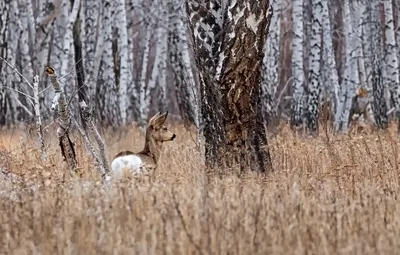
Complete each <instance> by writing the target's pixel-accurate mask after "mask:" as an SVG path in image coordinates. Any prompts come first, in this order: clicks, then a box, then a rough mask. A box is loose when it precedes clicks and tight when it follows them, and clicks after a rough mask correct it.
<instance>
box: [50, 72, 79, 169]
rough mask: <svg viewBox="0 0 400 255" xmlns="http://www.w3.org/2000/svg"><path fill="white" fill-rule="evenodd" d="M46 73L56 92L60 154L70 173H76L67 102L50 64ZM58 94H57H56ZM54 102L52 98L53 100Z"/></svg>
mask: <svg viewBox="0 0 400 255" xmlns="http://www.w3.org/2000/svg"><path fill="white" fill-rule="evenodd" d="M46 73H47V75H48V76H49V77H50V81H51V84H52V85H53V88H54V91H55V93H56V97H57V99H58V100H57V101H58V107H57V110H58V114H59V116H58V118H59V119H58V120H59V121H58V123H59V127H58V129H57V135H58V138H59V141H60V148H61V154H62V156H63V157H64V160H65V161H66V162H67V164H68V166H69V168H70V173H71V174H72V173H74V174H77V161H76V154H75V150H74V145H73V143H72V142H71V139H70V138H69V134H68V131H69V127H70V124H71V119H70V118H69V115H68V112H67V110H68V109H67V104H66V100H65V95H64V93H63V91H62V90H61V86H60V83H59V82H58V79H57V75H56V73H55V71H54V69H53V68H52V67H50V66H48V67H46ZM57 94H58V95H57ZM53 102H54V100H53Z"/></svg>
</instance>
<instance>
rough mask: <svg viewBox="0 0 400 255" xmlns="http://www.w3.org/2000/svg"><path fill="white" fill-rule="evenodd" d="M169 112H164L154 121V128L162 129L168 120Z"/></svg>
mask: <svg viewBox="0 0 400 255" xmlns="http://www.w3.org/2000/svg"><path fill="white" fill-rule="evenodd" d="M167 117H168V112H164V113H163V114H159V115H158V116H157V118H155V119H154V121H153V126H155V127H160V126H161V125H162V124H164V122H165V121H166V120H167Z"/></svg>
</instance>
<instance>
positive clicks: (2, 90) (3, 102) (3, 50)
mask: <svg viewBox="0 0 400 255" xmlns="http://www.w3.org/2000/svg"><path fill="white" fill-rule="evenodd" d="M6 2H7V3H6ZM9 7H10V1H1V2H0V57H1V58H2V59H7V42H8V26H9V25H8V22H9V17H10V15H9ZM8 83H9V81H8V77H7V65H6V64H5V63H4V61H2V60H0V125H5V124H6V121H8V120H7V119H8V118H9V117H10V116H8V114H7V113H8V111H9V109H8V108H7V101H8V100H9V92H8V91H7V90H6V86H8Z"/></svg>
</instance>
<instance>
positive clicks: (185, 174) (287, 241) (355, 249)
mask: <svg viewBox="0 0 400 255" xmlns="http://www.w3.org/2000/svg"><path fill="white" fill-rule="evenodd" d="M169 126H171V125H169ZM171 130H173V131H174V132H175V133H176V134H177V135H178V137H177V139H176V140H175V141H174V142H171V143H168V144H166V145H165V148H164V153H163V155H162V159H161V162H162V165H161V166H160V168H159V169H158V170H157V171H156V172H155V173H154V178H153V180H152V181H151V182H150V181H128V180H127V181H123V182H119V183H115V184H113V185H112V186H111V187H109V188H108V189H104V188H102V187H101V186H100V185H96V181H97V180H99V176H98V175H97V172H96V171H95V170H94V168H93V167H92V166H91V164H92V161H91V158H90V157H89V156H88V154H87V153H86V151H85V149H84V147H82V145H81V144H82V143H81V141H80V140H79V139H78V138H76V137H75V136H73V137H72V139H73V140H74V141H75V143H76V144H77V149H76V151H77V157H78V161H79V164H80V167H81V170H82V171H83V173H84V174H83V177H82V178H81V179H80V180H78V179H74V180H70V181H63V179H64V177H63V176H64V174H65V173H66V171H65V165H64V163H63V162H62V160H61V157H60V151H59V148H58V145H57V140H56V138H55V136H54V133H55V131H54V132H50V133H49V134H46V136H45V138H46V142H47V144H48V145H49V149H48V160H47V161H46V162H41V160H40V153H39V151H38V150H37V149H36V148H37V145H36V138H35V137H28V135H27V134H26V133H25V132H23V131H14V132H11V131H7V132H5V131H3V132H2V133H1V135H0V141H1V143H2V144H0V146H1V149H0V168H2V169H3V174H2V175H1V176H0V187H1V191H0V194H1V196H0V210H1V213H0V247H1V248H0V254H15V255H17V254H52V255H53V254H87V255H90V254H174V255H175V254H400V239H399V238H398V237H399V235H400V203H399V202H398V196H399V191H400V185H399V170H398V168H399V142H400V141H399V139H398V137H397V135H396V134H395V132H394V128H391V129H390V132H382V133H378V132H373V133H369V134H357V135H356V134H354V135H351V136H335V137H333V136H332V135H328V137H329V139H328V138H327V136H326V135H323V134H321V135H320V136H319V137H318V138H305V137H304V138H301V137H294V136H293V134H292V133H291V131H289V129H288V128H285V129H284V130H282V132H280V133H279V134H278V135H277V136H275V137H274V138H272V139H270V141H269V143H270V149H271V154H272V159H273V165H274V168H275V172H273V173H269V174H268V175H266V176H265V177H264V178H262V177H260V176H257V175H255V174H247V175H245V176H242V177H240V178H239V177H237V176H234V175H229V174H227V175H226V176H224V177H222V178H219V177H212V176H211V177H210V176H206V175H205V171H204V167H203V166H202V163H201V159H200V154H199V152H198V151H196V147H195V143H194V142H193V138H192V135H191V134H190V133H188V132H187V131H185V129H184V128H182V127H179V126H173V125H172V126H171ZM108 133H109V134H108V135H107V134H106V135H105V137H106V143H107V145H108V152H109V158H110V159H111V158H112V156H113V155H114V154H115V153H117V152H118V151H119V150H123V149H133V150H139V149H141V147H142V144H143V138H142V136H141V134H140V133H139V132H138V131H137V130H136V131H135V130H131V131H129V132H128V133H122V131H121V134H120V135H119V134H116V133H114V132H108ZM111 134H112V135H111ZM50 141H51V142H50ZM4 169H8V170H10V171H11V172H12V173H14V174H15V175H16V176H19V177H20V178H21V180H22V181H21V180H20V181H18V182H16V183H13V181H12V180H11V175H10V174H7V173H5V172H6V171H4ZM21 182H22V183H23V185H22V186H21ZM89 184H92V185H89ZM33 187H35V188H34V189H33Z"/></svg>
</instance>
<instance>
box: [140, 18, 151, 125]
mask: <svg viewBox="0 0 400 255" xmlns="http://www.w3.org/2000/svg"><path fill="white" fill-rule="evenodd" d="M144 33H145V34H144V37H143V39H142V49H143V59H142V67H141V69H140V70H141V72H140V92H139V102H140V103H139V104H140V105H139V124H140V125H141V126H144V125H146V123H147V117H148V112H149V105H150V90H151V89H152V88H150V87H149V86H148V83H147V79H146V78H147V70H148V63H149V52H150V45H151V42H150V39H151V34H152V31H151V26H150V25H149V24H147V29H146V31H145V32H144Z"/></svg>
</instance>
